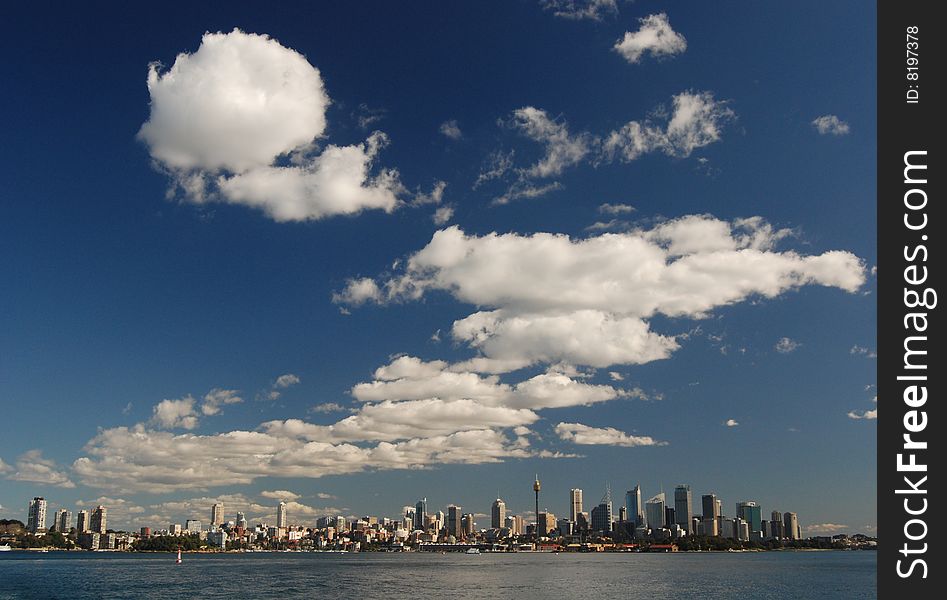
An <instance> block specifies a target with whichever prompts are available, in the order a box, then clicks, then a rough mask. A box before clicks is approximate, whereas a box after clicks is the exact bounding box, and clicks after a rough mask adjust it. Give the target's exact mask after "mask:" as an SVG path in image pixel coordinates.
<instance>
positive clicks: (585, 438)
mask: <svg viewBox="0 0 947 600" xmlns="http://www.w3.org/2000/svg"><path fill="white" fill-rule="evenodd" d="M556 434H557V435H558V436H559V437H560V438H562V439H563V440H566V441H569V442H572V443H573V444H579V445H586V446H593V445H603V446H627V447H635V446H664V445H666V444H667V442H659V441H656V440H655V439H654V438H651V437H649V436H637V435H628V434H627V433H625V432H623V431H619V430H617V429H615V428H613V427H590V426H588V425H583V424H581V423H559V424H558V425H556Z"/></svg>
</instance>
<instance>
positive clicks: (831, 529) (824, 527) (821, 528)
mask: <svg viewBox="0 0 947 600" xmlns="http://www.w3.org/2000/svg"><path fill="white" fill-rule="evenodd" d="M846 529H850V528H849V526H848V525H839V524H838V523H819V524H816V525H807V526H806V533H810V534H812V533H829V534H832V533H838V532H840V531H845V530H846Z"/></svg>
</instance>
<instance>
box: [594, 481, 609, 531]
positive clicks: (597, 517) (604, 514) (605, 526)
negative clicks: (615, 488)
mask: <svg viewBox="0 0 947 600" xmlns="http://www.w3.org/2000/svg"><path fill="white" fill-rule="evenodd" d="M592 531H600V532H602V533H610V532H611V531H612V489H611V487H609V485H608V484H607V483H606V484H605V495H604V496H602V500H601V501H600V502H599V503H598V506H596V507H595V508H593V509H592Z"/></svg>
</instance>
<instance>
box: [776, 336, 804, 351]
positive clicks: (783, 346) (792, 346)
mask: <svg viewBox="0 0 947 600" xmlns="http://www.w3.org/2000/svg"><path fill="white" fill-rule="evenodd" d="M801 345H802V344H800V343H799V342H797V341H796V340H793V339H790V338H788V337H782V338H779V341H778V342H776V345H775V346H773V348H775V349H776V352H779V353H780V354H789V353H790V352H792V351H794V350H796V349H797V348H799V346H801Z"/></svg>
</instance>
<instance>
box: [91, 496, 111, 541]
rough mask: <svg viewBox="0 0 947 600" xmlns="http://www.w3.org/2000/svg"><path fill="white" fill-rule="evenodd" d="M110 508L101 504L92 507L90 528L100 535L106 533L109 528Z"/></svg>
mask: <svg viewBox="0 0 947 600" xmlns="http://www.w3.org/2000/svg"><path fill="white" fill-rule="evenodd" d="M107 513H108V509H106V508H105V507H104V506H102V505H101V504H100V505H99V506H96V507H95V508H94V509H92V516H91V517H90V518H89V530H90V531H92V532H93V533H98V534H99V535H105V531H106V529H107V527H108V526H107V520H108V514H107Z"/></svg>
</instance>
